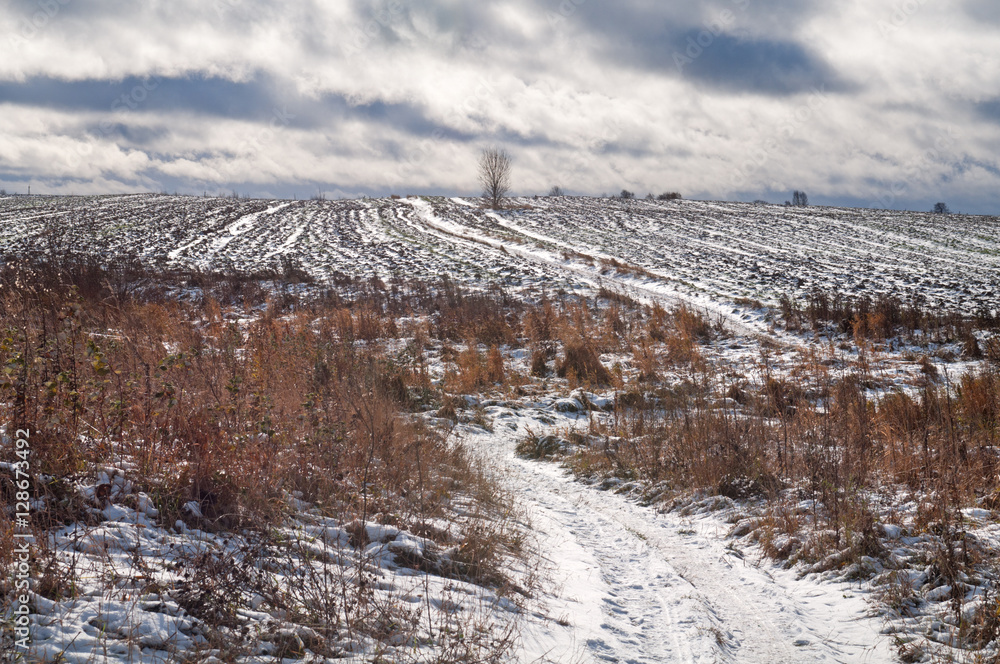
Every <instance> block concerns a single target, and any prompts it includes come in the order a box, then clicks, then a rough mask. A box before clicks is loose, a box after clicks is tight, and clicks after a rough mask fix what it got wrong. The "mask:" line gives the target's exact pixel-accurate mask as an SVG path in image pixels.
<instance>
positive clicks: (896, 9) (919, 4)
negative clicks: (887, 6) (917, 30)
mask: <svg viewBox="0 0 1000 664" xmlns="http://www.w3.org/2000/svg"><path fill="white" fill-rule="evenodd" d="M926 4H927V0H900V1H899V2H897V3H896V4H895V5H893V6H892V15H891V16H890V17H889V20H888V21H887V20H885V19H879V20H878V22H877V23H876V24H875V25H876V26H877V27H878V31H879V32H880V33H881V34H882V36H883V37H891V36H892V35H894V34H896V33H897V32H899V30H900V29H901V28H902V27H903V26H905V25H906V24H907V23H909V22H910V19H912V18H913V17H914V16H916V15H917V14H918V13H920V10H921V9H923V6H924V5H926Z"/></svg>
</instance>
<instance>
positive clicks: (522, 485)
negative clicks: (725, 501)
mask: <svg viewBox="0 0 1000 664" xmlns="http://www.w3.org/2000/svg"><path fill="white" fill-rule="evenodd" d="M503 422H505V423H511V424H513V423H514V420H512V419H510V418H505V419H504V420H503ZM501 428H502V429H503V431H502V432H501ZM519 429H520V426H519ZM517 436H518V431H513V430H511V429H510V428H507V427H506V425H505V426H504V427H497V433H496V434H493V435H485V434H476V435H472V436H470V441H469V442H471V443H473V444H474V445H476V446H477V447H478V448H479V449H481V450H486V449H488V450H492V454H493V455H496V456H497V457H498V458H497V461H498V462H500V463H502V464H503V465H504V466H505V467H506V469H507V470H508V472H509V476H510V481H511V482H512V484H513V485H514V486H515V487H516V488H517V490H518V495H519V496H521V497H522V498H523V500H524V503H523V505H522V507H524V508H525V510H526V511H527V512H528V514H529V515H530V519H531V522H532V525H533V528H534V531H535V534H536V536H537V545H538V547H539V550H540V551H541V552H542V553H543V555H544V556H545V558H546V559H547V561H548V565H549V567H550V570H549V571H550V574H551V577H552V579H553V584H554V585H553V587H552V588H551V589H550V597H549V598H548V606H549V608H548V618H549V620H546V621H540V622H536V621H532V622H530V624H529V625H528V628H527V630H526V633H525V636H524V649H525V652H524V660H525V661H537V660H538V659H539V658H541V657H544V658H545V660H548V661H556V662H581V661H584V662H590V661H593V662H623V663H630V664H632V663H634V664H640V663H647V662H649V663H653V662H739V663H741V664H744V663H751V664H752V663H760V664H777V663H782V662H787V663H789V664H791V663H800V662H891V661H893V657H892V653H891V649H890V647H889V645H890V644H889V643H888V642H887V640H886V639H885V638H884V637H880V636H879V634H878V631H879V628H880V627H881V624H880V623H879V621H878V620H877V619H873V618H869V617H867V609H868V607H867V604H866V602H865V601H864V599H863V597H862V595H861V594H859V593H858V592H857V589H856V588H852V587H850V586H847V585H845V584H832V583H818V582H816V581H813V580H810V579H796V578H795V576H794V574H792V573H789V572H786V571H783V570H778V569H776V568H773V567H772V566H771V565H769V564H768V563H767V562H766V561H765V562H763V563H762V564H759V565H758V564H757V563H758V562H759V561H757V560H756V559H755V558H754V554H752V553H744V552H741V551H739V550H738V549H736V548H735V547H734V546H733V545H732V541H731V540H727V539H726V538H725V531H726V526H725V524H723V523H721V522H720V521H719V520H718V519H716V518H714V517H711V516H709V517H699V518H692V519H684V518H683V517H680V516H677V515H676V514H661V513H658V512H657V511H655V510H654V509H653V508H650V507H644V506H641V505H638V504H636V503H635V502H632V501H630V500H628V499H627V498H625V497H623V496H620V495H616V494H614V493H612V492H608V491H600V490H598V489H596V488H594V487H590V486H586V485H584V484H581V483H579V482H576V481H574V480H573V479H572V478H570V477H569V476H568V475H567V474H566V472H565V471H564V470H563V469H561V468H560V467H559V466H558V465H556V464H553V463H546V462H536V461H525V460H522V459H518V458H516V457H515V456H514V454H513V445H514V442H515V439H516V437H517ZM543 661H544V660H543Z"/></svg>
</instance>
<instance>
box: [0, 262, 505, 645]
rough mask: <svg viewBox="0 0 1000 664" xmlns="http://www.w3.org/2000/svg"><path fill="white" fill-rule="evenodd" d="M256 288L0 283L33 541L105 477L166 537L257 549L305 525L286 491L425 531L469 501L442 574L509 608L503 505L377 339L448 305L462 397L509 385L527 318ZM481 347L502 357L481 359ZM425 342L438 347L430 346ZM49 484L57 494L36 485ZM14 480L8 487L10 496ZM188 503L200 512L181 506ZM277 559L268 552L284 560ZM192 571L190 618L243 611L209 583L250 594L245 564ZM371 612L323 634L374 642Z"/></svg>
mask: <svg viewBox="0 0 1000 664" xmlns="http://www.w3.org/2000/svg"><path fill="white" fill-rule="evenodd" d="M192 280H194V281H197V282H198V283H199V284H200V290H199V291H198V293H199V295H198V296H197V297H193V298H188V299H184V300H182V299H178V298H177V297H176V293H177V291H176V290H172V289H174V288H175V287H177V286H190V285H191V282H192ZM234 283H238V284H239V288H237V287H235V286H234ZM250 283H251V282H249V281H244V280H239V281H237V282H234V281H233V280H227V279H225V278H216V277H214V276H212V275H204V274H199V275H173V276H171V275H163V274H156V273H151V272H145V273H144V272H141V271H140V270H139V269H138V268H134V267H132V266H125V267H120V268H115V269H104V268H100V267H97V266H96V265H93V264H91V263H89V262H87V263H83V264H80V263H78V262H76V261H73V260H70V261H65V262H62V263H52V262H46V261H34V262H31V263H23V264H8V265H7V266H6V267H5V268H3V270H2V271H0V331H2V334H0V365H2V366H3V367H4V371H3V372H2V373H0V392H2V399H0V417H2V418H3V420H4V422H5V423H6V425H7V427H8V430H13V429H15V428H17V429H27V430H30V431H31V432H32V433H31V441H32V455H33V457H32V471H33V472H34V473H35V477H36V481H35V482H34V486H33V491H34V493H35V495H36V497H38V498H43V499H45V500H46V505H47V507H46V509H44V510H41V511H40V512H38V513H37V514H35V515H34V518H33V523H34V526H35V527H36V529H37V530H38V531H39V532H45V531H47V530H49V529H51V528H53V527H55V526H57V525H59V524H61V523H69V522H73V521H81V522H86V521H87V519H88V518H89V517H88V516H87V508H88V507H90V505H87V504H86V503H85V501H83V500H80V499H77V498H76V497H77V495H78V494H77V491H76V489H75V484H76V482H77V481H81V480H82V481H86V480H87V479H88V478H92V477H94V475H95V474H96V472H97V471H98V469H100V468H104V467H108V466H115V467H121V468H126V469H129V470H128V471H127V472H128V474H129V479H130V480H131V481H132V482H133V484H134V486H135V490H136V491H144V492H145V493H147V494H148V495H149V496H150V497H151V498H152V500H153V501H154V503H155V505H156V508H157V509H158V510H159V513H160V515H161V519H162V521H163V522H164V523H165V524H173V523H174V522H175V521H176V520H178V519H180V520H184V521H187V522H188V523H189V524H190V525H191V526H195V527H198V528H201V529H203V530H216V531H224V532H243V533H248V532H252V533H258V535H259V537H261V538H264V539H265V540H266V539H267V538H268V537H269V536H270V535H269V533H271V532H272V530H273V529H274V528H275V527H276V526H278V525H280V524H282V523H283V522H284V519H285V518H286V517H287V516H288V515H290V514H293V513H294V509H293V508H292V507H291V506H290V504H289V503H290V498H291V496H293V495H294V496H297V497H299V498H301V499H302V500H304V501H307V502H308V503H311V504H313V505H315V506H316V507H317V508H318V509H319V511H320V512H321V513H322V514H324V515H326V516H329V517H333V518H335V519H336V520H338V521H339V522H341V523H349V522H351V521H357V522H360V523H366V522H379V523H387V524H389V523H391V524H394V525H396V526H398V527H400V528H404V529H406V528H409V529H413V530H414V531H415V532H417V531H421V530H422V529H424V530H426V524H427V523H429V522H431V521H432V520H433V519H450V520H453V519H454V516H453V513H452V505H453V503H454V501H455V500H456V498H461V500H463V501H467V502H468V503H469V504H471V505H473V506H475V507H474V509H473V510H471V511H470V510H469V509H468V507H467V506H466V507H463V511H464V513H465V516H463V517H462V519H461V520H460V521H459V522H456V525H455V529H454V532H453V534H452V535H451V537H454V541H453V542H451V544H453V545H454V546H455V547H456V549H457V552H458V553H457V554H456V556H455V557H454V563H453V565H454V567H453V568H450V571H448V572H447V573H448V574H453V575H455V577H456V578H462V579H466V580H470V581H474V582H476V583H480V584H483V585H488V586H492V587H494V588H496V589H497V590H498V592H499V593H500V594H501V595H504V594H510V593H511V592H512V589H511V588H510V587H508V586H509V585H510V583H509V581H508V579H507V575H506V573H505V571H504V567H503V566H504V562H503V561H504V560H505V556H510V555H518V552H517V547H516V543H517V539H518V536H517V532H516V528H515V527H514V525H513V519H514V515H512V514H511V513H510V511H509V509H508V508H507V506H508V505H510V504H511V501H510V500H509V498H507V497H506V496H505V494H504V493H503V490H502V489H500V488H499V487H498V486H496V481H495V479H493V476H492V475H489V474H487V473H485V472H484V471H483V470H482V469H481V468H480V467H479V464H478V462H477V461H476V460H475V459H474V458H473V457H471V456H469V454H468V453H467V452H466V451H465V450H464V449H463V448H462V447H461V446H460V445H457V444H455V443H454V442H451V441H447V440H446V439H445V437H444V436H443V435H442V434H441V433H440V432H438V431H435V430H431V429H429V428H427V427H426V426H424V425H423V424H421V422H422V421H421V420H419V419H413V418H409V417H406V411H407V410H408V409H409V408H410V407H411V406H412V405H413V404H414V403H415V402H417V401H419V400H420V399H422V398H423V397H424V396H426V395H425V394H424V393H425V392H426V390H427V387H428V383H427V377H426V373H423V374H422V373H421V367H420V363H419V362H417V363H415V364H414V365H413V366H407V367H402V366H400V365H399V364H397V362H396V361H395V360H394V359H393V358H392V357H390V356H389V354H388V353H387V352H386V351H385V343H386V342H387V341H390V340H391V339H392V338H393V337H395V336H396V335H397V334H398V330H397V328H396V323H395V320H396V319H397V317H398V316H399V315H402V314H404V313H412V312H414V311H423V312H424V314H425V315H426V313H427V312H429V311H430V310H432V309H433V310H436V311H437V312H438V316H437V317H436V318H435V321H434V323H435V324H434V325H433V326H432V333H437V334H438V335H440V338H444V339H447V338H451V337H453V336H454V335H457V334H464V335H467V336H468V338H469V339H470V346H469V349H467V351H466V352H465V355H464V356H463V358H462V359H461V361H462V362H465V363H466V364H467V365H468V366H467V367H466V370H465V372H464V374H463V378H462V381H463V385H462V388H463V390H470V391H471V390H473V389H477V388H479V387H481V386H482V385H485V384H497V383H499V384H503V383H505V382H506V381H507V379H508V378H509V372H508V370H507V368H506V366H505V362H504V358H503V355H502V354H501V353H500V351H499V349H498V345H497V344H499V343H503V342H505V341H506V340H512V339H513V338H514V334H515V331H516V330H517V329H518V328H519V325H520V319H519V317H518V315H517V312H516V308H515V307H508V308H504V307H500V306H496V302H497V301H498V300H502V299H503V297H504V296H503V294H500V293H492V294H487V295H484V296H473V295H467V294H464V293H460V292H459V291H457V289H454V288H452V287H451V286H450V285H447V284H445V285H444V287H442V288H440V289H437V290H435V291H429V290H425V289H421V288H419V287H415V288H413V289H411V290H408V291H407V292H406V293H403V292H402V291H400V292H398V293H395V294H393V293H390V292H388V291H387V289H386V288H385V286H384V284H381V283H380V282H370V283H367V284H365V283H358V282H353V281H347V282H346V283H345V286H344V288H342V289H340V290H338V291H326V292H321V291H319V292H314V293H313V296H312V297H311V298H308V299H303V298H300V297H298V296H293V295H291V294H290V293H288V292H285V291H282V290H281V289H280V288H279V289H278V290H275V289H274V288H271V289H270V290H269V291H268V294H267V295H266V297H261V292H263V287H261V290H260V291H258V290H257V289H255V288H253V287H251V286H250V285H249V284H250ZM136 284H140V285H143V284H144V287H143V288H137V287H136ZM426 332H427V330H423V332H422V333H421V334H426ZM477 341H484V342H486V343H489V344H491V345H490V346H489V347H488V350H487V351H486V352H485V353H482V354H480V353H479V352H478V350H477V349H476V346H475V343H476V342H477ZM414 343H415V344H418V345H422V344H425V343H428V342H427V339H426V338H423V339H421V338H420V335H419V334H418V335H416V337H415V340H414ZM416 354H417V355H420V354H421V353H420V350H419V348H418V349H416ZM465 374H467V375H465ZM42 474H45V475H48V476H51V477H52V478H53V479H52V480H51V481H47V482H45V483H43V482H41V481H39V480H38V479H37V478H39V477H40V476H41V475H42ZM7 480H8V478H7V476H6V475H4V476H3V477H2V478H0V482H2V483H4V486H3V487H0V488H2V489H3V491H5V492H6V491H7V489H8V488H9V487H7V486H6V484H7V483H8V481H7ZM189 501H196V502H197V503H198V505H199V506H200V509H201V512H202V514H203V516H202V517H194V516H192V515H191V514H190V513H189V512H187V511H185V510H183V509H182V506H183V505H184V504H185V503H187V502H189ZM10 532H11V521H10V519H9V517H6V516H5V517H2V518H0V567H2V568H3V570H4V571H8V570H9V569H10V564H11V560H12V559H11V538H10ZM269 546H270V545H268V546H263V545H262V547H261V550H260V556H265V555H272V554H273V550H271V549H269ZM268 552H270V553H268ZM252 558H253V556H250V555H249V554H248V556H247V557H246V559H245V560H247V561H251V562H252V560H251V559H252ZM189 564H190V566H191V568H192V569H193V570H194V571H195V572H197V574H195V576H194V580H192V581H191V584H193V585H191V589H190V593H188V595H189V596H190V599H191V601H190V602H189V604H190V609H191V611H192V613H195V614H196V615H197V612H198V611H200V612H201V614H202V617H203V618H204V619H205V620H206V621H207V622H208V623H210V624H212V625H214V626H215V627H216V628H218V629H223V630H224V629H227V628H229V627H230V624H229V623H230V622H231V619H232V617H233V616H232V615H230V613H227V611H229V610H230V609H234V607H235V606H237V604H235V603H234V602H228V601H227V600H226V597H227V595H226V592H228V591H226V589H225V588H222V587H221V586H219V587H216V586H218V584H220V583H221V584H230V586H232V588H242V586H247V584H250V580H248V578H244V576H245V575H244V576H239V575H238V574H236V572H238V571H239V570H240V569H243V567H242V566H241V567H234V566H233V565H232V564H231V561H230V562H227V561H225V560H214V559H204V560H199V561H189ZM247 564H250V563H247ZM251 567H252V565H251ZM220 569H221V570H226V574H222V575H220V574H219V573H218V571H219V570H220ZM199 570H200V571H199ZM213 570H214V571H213ZM438 571H439V572H440V573H442V574H443V573H445V572H444V571H442V570H438ZM234 574H236V575H235V576H234ZM199 575H200V576H199ZM198 579H202V581H204V582H203V583H200V585H199V582H198ZM251 585H252V584H251ZM63 587H64V588H65V587H69V586H66V585H64V586H63ZM228 587H229V586H226V588H228ZM213 588H214V590H213ZM242 589H243V590H245V589H246V588H242ZM181 590H183V589H180V590H179V591H178V592H180V591H181ZM224 591H225V592H224ZM59 592H61V591H59ZM233 592H235V590H234V591H233ZM55 594H57V595H58V592H56V593H55ZM181 594H182V595H183V592H182V593H181ZM188 595H185V596H188ZM209 600H210V601H209ZM369 600H371V597H368V599H366V598H365V596H361V595H359V596H358V597H356V598H355V600H352V601H353V602H354V604H353V605H352V607H353V608H351V610H350V611H348V610H347V609H345V608H344V607H343V606H341V610H340V613H339V614H336V615H333V616H332V618H333V619H334V620H335V622H334V623H333V624H331V625H327V626H326V628H327V631H325V632H324V633H325V634H336V633H337V630H338V624H339V625H340V626H341V627H345V626H346V627H347V628H349V629H352V630H359V631H360V632H361V633H364V634H366V635H367V636H369V637H377V636H378V630H377V629H376V626H377V625H376V623H377V622H378V621H375V622H372V621H371V620H370V614H371V611H369V609H370V610H374V609H375V608H376V607H374V606H371V605H370V604H365V602H367V601H369ZM206 601H208V602H209V603H208V604H205V602H206ZM371 601H374V600H371ZM279 608H280V607H279ZM380 610H381V609H380ZM381 611H382V613H383V614H385V615H395V613H394V612H395V611H396V609H394V608H392V607H388V608H385V609H384V610H381ZM386 611H388V613H385V612H386ZM366 612H367V613H366ZM366 616H367V617H366ZM328 617H329V616H328ZM477 620H480V621H481V624H480V625H479V627H481V628H483V629H484V630H485V631H483V632H481V634H483V635H484V636H483V637H482V638H481V639H480V638H479V637H476V638H475V639H470V640H468V643H469V644H472V643H473V641H474V642H475V643H476V644H478V645H476V647H477V648H479V647H480V646H481V645H482V644H484V643H487V642H488V641H489V639H490V638H493V637H492V636H489V634H490V632H489V629H487V627H488V625H487V624H486V621H487V619H486V617H484V616H479V617H478V618H477ZM336 621H339V622H336ZM449 629H451V628H449ZM455 629H457V630H459V631H461V630H462V629H465V628H462V627H461V626H455ZM467 629H472V626H468V627H467ZM491 629H492V628H491ZM498 634H499V633H498ZM494 636H496V635H494ZM510 637H511V634H510V633H507V634H506V636H504V637H503V638H498V640H497V641H496V645H497V650H496V653H499V652H502V651H503V650H504V649H509V648H510V647H511V645H512V641H511V638H510ZM453 645H454V644H453ZM456 648H457V645H456ZM487 650H488V648H487ZM456 652H459V651H458V650H456ZM496 653H494V654H496ZM469 656H470V657H471V655H469ZM473 659H475V658H473Z"/></svg>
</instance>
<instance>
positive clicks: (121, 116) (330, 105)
mask: <svg viewBox="0 0 1000 664" xmlns="http://www.w3.org/2000/svg"><path fill="white" fill-rule="evenodd" d="M0 102H7V103H11V104H17V105H22V106H33V107H42V108H52V109H58V110H64V111H77V112H79V111H87V112H96V113H103V114H104V115H105V117H104V119H103V120H101V121H100V126H99V131H100V133H102V134H105V135H116V136H121V137H123V138H129V137H135V138H136V139H138V140H139V141H140V142H142V141H145V140H148V139H149V138H150V135H149V134H148V132H147V133H142V132H146V130H137V129H135V128H132V127H131V125H132V124H134V123H131V122H130V121H129V120H130V118H131V117H132V115H131V114H133V113H136V114H142V113H154V112H155V113H165V114H173V113H186V114H193V115H200V116H210V117H211V116H217V117H225V118H236V119H241V120H247V121H251V122H254V121H257V122H262V123H271V122H277V123H279V124H281V125H282V126H287V127H293V128H298V129H323V128H330V129H332V128H336V126H337V125H338V124H340V123H342V122H344V121H347V120H363V121H365V122H371V123H375V124H381V125H385V126H389V127H392V128H394V129H396V130H398V131H402V132H404V133H407V134H410V135H413V136H417V137H423V136H434V137H436V138H446V139H449V140H462V141H465V140H471V139H472V138H473V136H472V135H470V134H466V133H463V132H459V131H456V130H455V129H453V128H450V127H446V126H441V125H439V124H437V123H435V122H434V121H432V120H431V119H429V118H428V117H427V116H426V114H425V112H424V110H423V109H422V108H421V107H419V106H417V105H411V104H405V103H387V102H382V101H373V102H368V103H364V104H352V103H350V101H349V100H348V99H347V97H346V96H344V95H333V94H327V95H322V96H320V97H318V98H314V97H306V96H303V95H301V94H299V93H298V92H296V91H295V90H294V89H293V88H292V87H291V86H289V85H286V84H283V83H281V82H280V81H277V80H275V79H272V78H270V77H268V76H263V75H261V76H258V77H256V78H254V79H252V80H250V81H243V82H237V81H231V80H228V79H222V78H205V77H188V78H157V77H153V76H150V77H145V78H136V77H130V78H126V79H124V80H121V81H97V80H82V81H63V80H59V79H52V78H32V79H28V80H27V81H24V82H20V83H18V82H10V81H6V82H0Z"/></svg>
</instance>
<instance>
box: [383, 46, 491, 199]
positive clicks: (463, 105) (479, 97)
mask: <svg viewBox="0 0 1000 664" xmlns="http://www.w3.org/2000/svg"><path fill="white" fill-rule="evenodd" d="M477 43H480V44H482V43H484V42H482V41H481V40H479V41H477ZM478 83H479V85H477V86H476V89H475V90H473V92H472V93H471V94H469V95H468V96H466V97H465V98H464V99H463V100H462V101H461V102H460V103H459V104H458V105H457V106H454V107H453V108H452V109H451V110H449V111H448V113H447V114H446V115H445V116H444V118H443V119H442V120H441V122H440V125H441V126H439V127H438V128H436V129H434V131H432V132H431V133H430V135H429V136H427V137H426V138H424V139H422V140H420V141H419V142H418V143H417V144H416V145H415V146H414V147H413V148H412V149H411V150H409V152H408V153H407V155H406V156H405V157H404V158H402V159H401V160H397V162H396V164H397V165H396V169H395V171H394V172H393V175H394V176H395V177H394V182H395V183H399V182H405V181H406V180H407V179H409V176H410V175H411V174H412V171H413V170H414V169H415V168H417V167H419V166H421V165H422V164H423V163H424V162H425V161H427V158H428V157H430V156H431V154H432V153H433V150H434V148H435V146H437V145H439V144H440V143H441V142H442V141H444V140H445V139H446V138H447V131H446V129H444V127H455V126H457V125H459V124H460V123H461V122H462V121H463V120H465V119H467V118H468V117H469V116H471V115H475V114H483V113H485V112H486V111H487V110H488V109H489V107H490V105H491V104H492V103H493V102H494V101H495V100H496V98H497V87H498V86H499V83H500V82H499V80H498V79H495V78H493V77H491V76H481V77H480V78H479V81H478ZM392 185H393V182H391V181H390V182H389V184H388V187H389V188H392Z"/></svg>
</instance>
